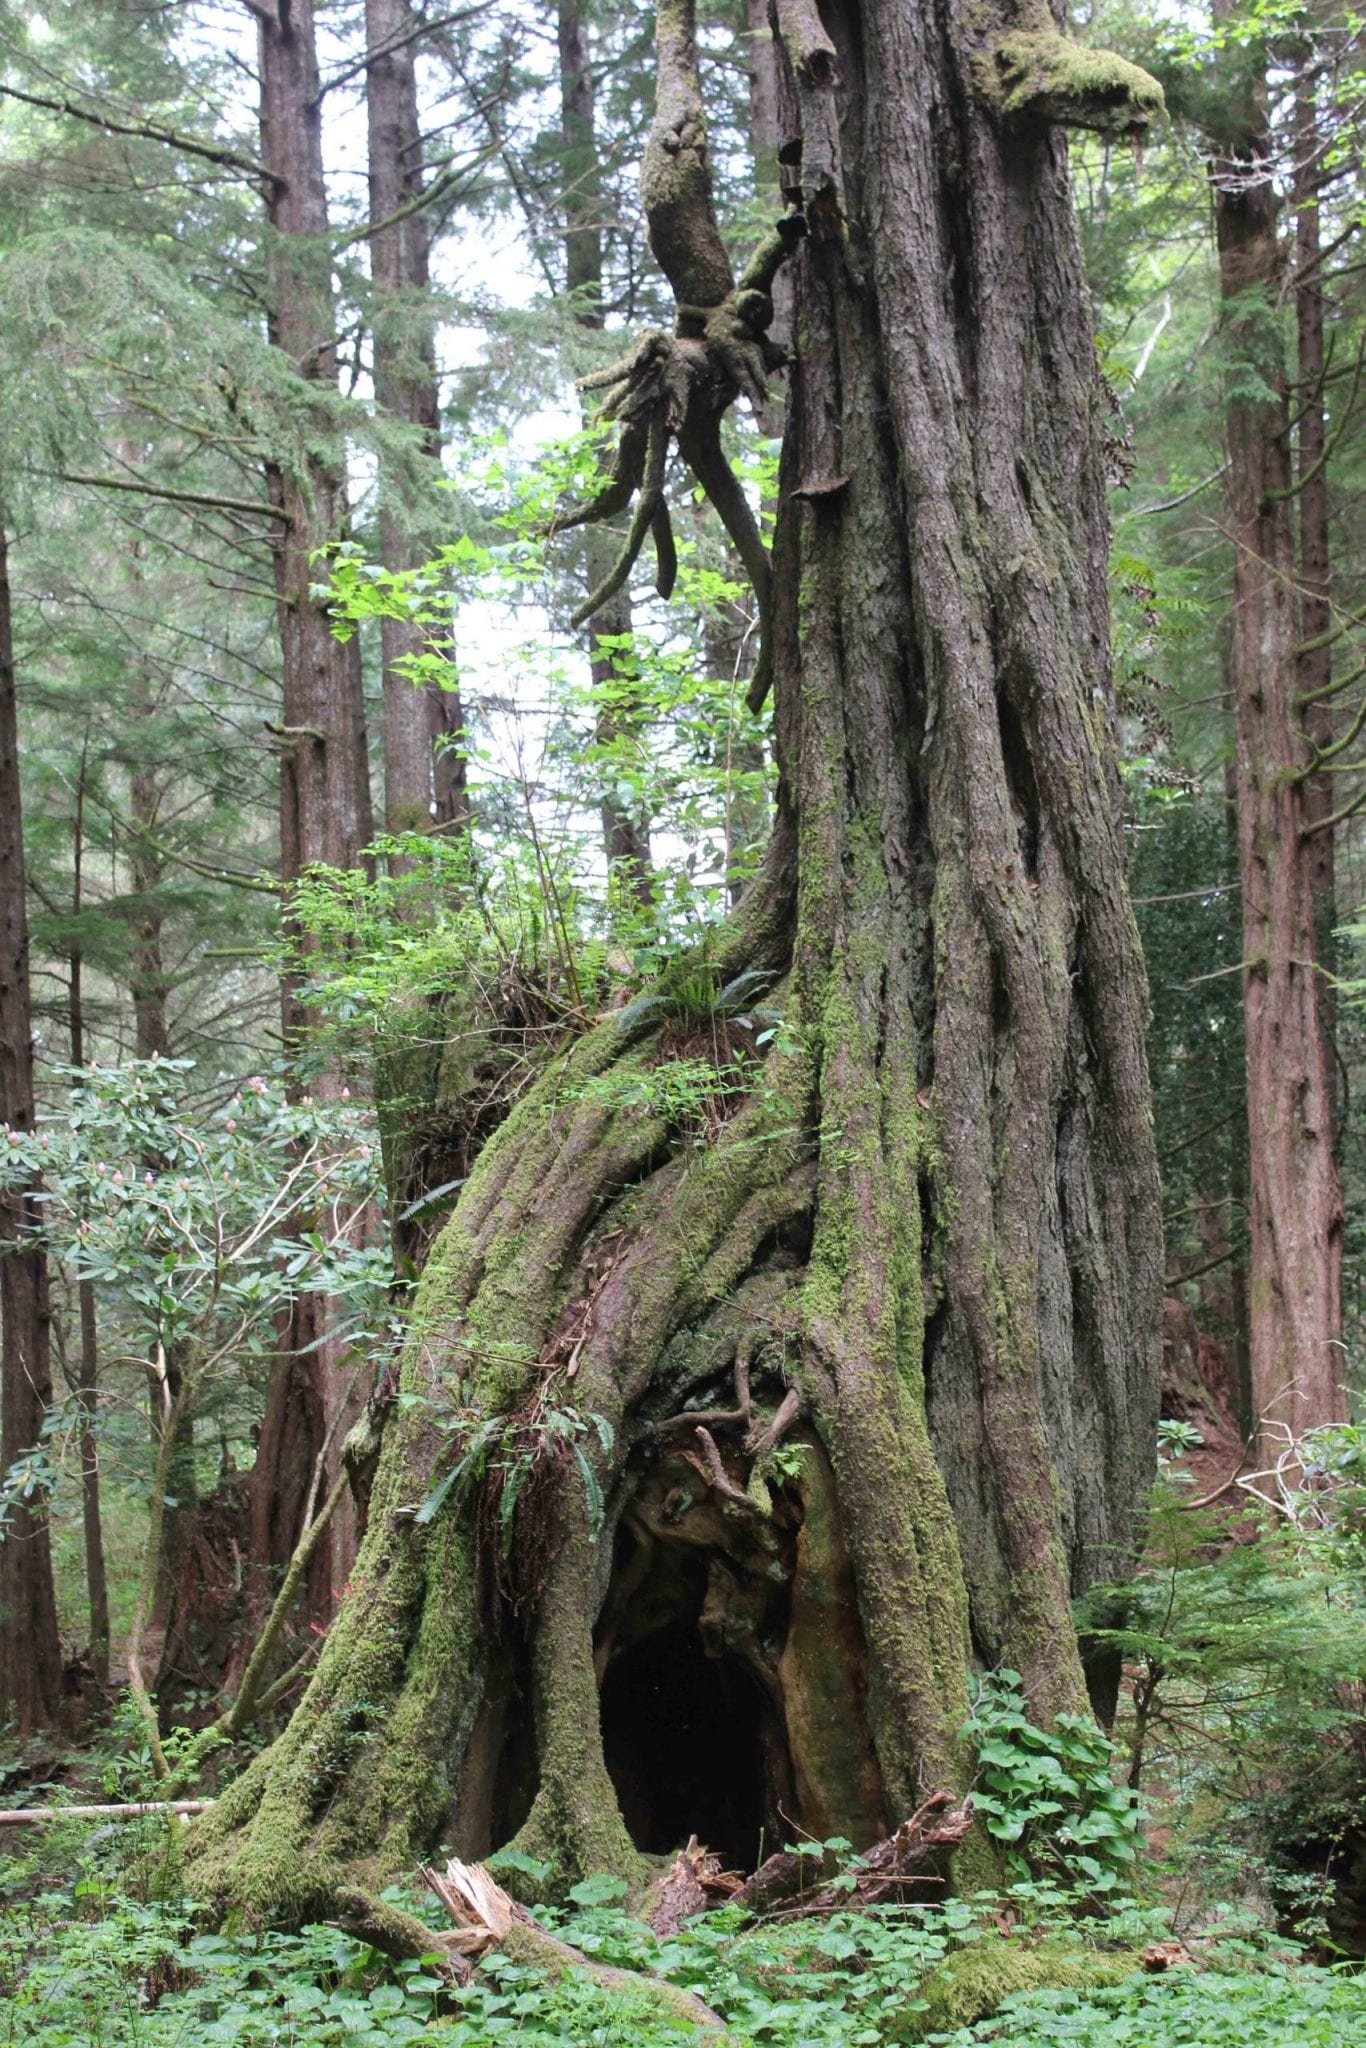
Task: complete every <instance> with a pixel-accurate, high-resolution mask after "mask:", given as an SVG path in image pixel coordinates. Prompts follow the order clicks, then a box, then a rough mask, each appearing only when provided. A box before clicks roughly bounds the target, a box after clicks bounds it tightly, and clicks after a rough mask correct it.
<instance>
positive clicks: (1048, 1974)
mask: <svg viewBox="0 0 1366 2048" xmlns="http://www.w3.org/2000/svg"><path fill="white" fill-rule="evenodd" d="M1139 1967H1140V1963H1139V1958H1138V1956H1137V1955H1136V1954H1134V1953H1133V1952H1132V1951H1129V1950H1120V1951H1116V1952H1115V1953H1113V1954H1110V1955H1101V1954H1099V1953H1097V1952H1095V1951H1092V1950H1087V1949H1078V1948H1075V1947H1071V1946H1069V1945H1068V1943H1066V1942H1065V1941H1060V1940H1053V1941H1041V1942H1037V1943H1031V1942H1028V1941H1025V1940H1018V1939H1017V1940H1008V1939H1006V1938H1004V1937H1003V1938H1001V1939H999V1940H992V1939H990V1938H989V1937H988V1938H986V1939H984V1940H982V1941H979V1942H976V1943H974V1945H973V1946H972V1947H971V1948H961V1949H958V1950H956V1951H955V1952H954V1954H953V1955H951V1956H948V1957H947V1958H946V1959H945V1961H944V1962H942V1963H941V1964H940V1965H939V1967H938V1969H936V1970H934V1971H932V1972H931V1974H930V1975H929V1976H928V1977H927V1978H926V1980H925V1982H924V1983H923V1984H922V1985H921V1986H920V1996H921V1997H922V1998H923V1999H925V2000H926V2007H925V2010H924V2011H923V2012H922V2013H921V2015H920V2018H919V2023H918V2025H917V2028H916V2034H915V2038H916V2039H917V2040H923V2039H924V2037H925V2035H927V2034H938V2033H946V2032H948V2030H949V2029H950V2028H952V2027H967V2026H971V2025H972V2023H973V2021H974V2020H980V2019H985V2018H986V2017H987V2015H988V2014H990V2013H994V2012H995V2011H997V2009H998V2008H999V2007H1000V2005H1001V2004H1002V2003H1003V2001H1004V2000H1005V1999H1007V1998H1010V1997H1011V1996H1012V1995H1013V1994H1014V1993H1016V1992H1018V1991H1044V1990H1049V1989H1053V1990H1066V1991H1095V1990H1099V1989H1100V1988H1101V1987H1102V1986H1104V1985H1106V1984H1119V1983H1122V1982H1123V1980H1124V1979H1125V1978H1126V1977H1131V1976H1132V1975H1133V1973H1134V1971H1135V1970H1137V1969H1138V1968H1139Z"/></svg>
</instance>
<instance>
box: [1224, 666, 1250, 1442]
mask: <svg viewBox="0 0 1366 2048" xmlns="http://www.w3.org/2000/svg"><path fill="white" fill-rule="evenodd" d="M1224 674H1225V680H1226V681H1229V680H1230V677H1229V669H1228V660H1227V657H1225V662H1224ZM1225 708H1226V711H1227V715H1228V732H1229V742H1228V753H1227V755H1226V757H1225V760H1224V833H1225V845H1226V849H1227V851H1226V862H1225V874H1226V875H1227V877H1228V879H1229V881H1231V882H1236V880H1237V878H1238V874H1239V868H1240V859H1239V852H1238V767H1237V759H1236V755H1237V742H1236V737H1235V733H1234V726H1235V712H1236V707H1235V704H1234V699H1233V692H1232V689H1231V688H1230V690H1229V691H1228V694H1227V696H1226V698H1225ZM1240 1022H1241V1017H1240ZM1243 1064H1244V1068H1246V1060H1244V1063H1243ZM1230 1156H1231V1159H1232V1162H1233V1164H1232V1171H1231V1172H1230V1174H1229V1186H1228V1192H1229V1202H1230V1206H1231V1211H1232V1218H1233V1242H1234V1253H1233V1263H1232V1266H1231V1268H1230V1271H1229V1288H1230V1294H1231V1299H1232V1332H1231V1334H1232V1340H1233V1341H1232V1366H1233V1413H1234V1420H1235V1421H1236V1422H1237V1425H1238V1429H1239V1433H1240V1435H1241V1436H1242V1438H1243V1441H1244V1442H1245V1443H1247V1442H1250V1441H1251V1440H1252V1438H1253V1435H1254V1433H1255V1425H1256V1421H1257V1412H1256V1407H1255V1404H1254V1400H1253V1394H1252V1319H1251V1315H1250V1313H1249V1307H1248V1295H1249V1291H1250V1289H1249V1273H1248V1263H1249V1261H1248V1217H1249V1211H1248V1187H1247V1183H1248V1139H1247V1089H1246V1086H1244V1087H1243V1090H1242V1100H1241V1102H1240V1103H1239V1105H1238V1113H1237V1116H1236V1118H1235V1121H1234V1129H1233V1136H1232V1139H1231V1141H1230Z"/></svg>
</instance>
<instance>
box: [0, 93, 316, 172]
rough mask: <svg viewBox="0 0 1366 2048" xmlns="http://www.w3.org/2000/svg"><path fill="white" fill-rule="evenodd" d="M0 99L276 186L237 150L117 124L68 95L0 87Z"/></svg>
mask: <svg viewBox="0 0 1366 2048" xmlns="http://www.w3.org/2000/svg"><path fill="white" fill-rule="evenodd" d="M0 98H3V99H8V100H21V101H22V102H23V104H24V105H25V106H26V107H40V108H42V109H43V111H44V112H45V113H49V114H68V115H70V117H71V118H72V120H74V121H84V122H86V123H87V124H88V125H89V126H90V127H92V128H103V129H104V130H105V132H106V133H107V134H109V135H130V136H133V137H135V138H136V139H137V140H138V141H141V142H161V143H164V144H165V145H166V147H167V148H168V149H179V150H182V151H183V152H184V154H185V155H186V156H193V157H198V158H199V159H200V161H201V162H203V163H208V164H218V165H219V166H221V167H222V168H224V169H227V170H234V171H241V172H242V174H243V176H244V177H248V178H264V179H265V180H266V181H267V182H268V183H270V184H272V185H274V184H277V183H278V182H279V180H278V179H277V177H276V174H275V172H274V171H270V170H267V169H266V166H265V165H264V164H262V163H258V162H257V161H256V158H255V157H251V156H243V155H242V153H241V151H240V150H236V149H228V148H227V147H226V146H224V145H221V144H216V143H209V142H198V141H196V139H195V137H194V136H193V135H185V134H183V133H182V132H181V130H180V129H178V128H163V127H162V125H161V123H160V122H159V121H126V120H125V121H121V120H119V119H118V118H117V117H116V116H115V115H113V114H102V113H98V112H96V111H95V110H94V109H93V108H90V107H82V106H79V105H78V104H77V103H76V101H75V100H73V99H72V98H71V96H70V94H69V93H53V94H50V95H49V94H47V93H40V92H23V91H21V90H20V88H19V87H18V86H17V85H0Z"/></svg>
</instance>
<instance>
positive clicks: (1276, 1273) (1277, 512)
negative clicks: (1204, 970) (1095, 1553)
mask: <svg viewBox="0 0 1366 2048" xmlns="http://www.w3.org/2000/svg"><path fill="white" fill-rule="evenodd" d="M1264 102H1265V95H1264V92H1261V93H1257V92H1254V93H1252V94H1251V95H1250V97H1249V103H1248V105H1247V107H1246V109H1245V111H1244V115H1243V122H1242V128H1241V132H1239V133H1237V134H1234V135H1230V136H1229V137H1228V138H1227V139H1226V143H1225V146H1224V149H1223V151H1222V153H1221V154H1220V155H1219V156H1218V157H1217V158H1216V160H1215V161H1214V163H1213V165H1212V178H1213V184H1214V208H1215V228H1216V234H1217V240H1218V248H1219V273H1220V283H1221V288H1222V293H1223V299H1224V332H1225V336H1226V346H1227V348H1228V350H1229V352H1230V355H1231V358H1232V370H1231V380H1230V397H1229V401H1228V404H1227V407H1226V412H1225V432H1226V439H1227V446H1228V481H1227V485H1226V492H1225V505H1226V518H1227V525H1228V531H1229V535H1230V538H1231V540H1232V543H1233V550H1234V560H1233V639H1232V646H1231V652H1230V676H1231V680H1232V684H1233V691H1234V703H1235V725H1236V740H1237V788H1238V848H1239V866H1240V877H1241V882H1242V902H1243V1028H1244V1035H1245V1040H1246V1047H1247V1120H1248V1223H1249V1241H1250V1252H1249V1293H1250V1299H1249V1321H1250V1337H1251V1379H1252V1403H1253V1419H1254V1421H1256V1422H1258V1423H1259V1424H1260V1429H1261V1457H1262V1459H1263V1461H1267V1460H1270V1459H1273V1458H1274V1457H1276V1456H1277V1455H1279V1453H1281V1452H1282V1451H1283V1450H1284V1448H1285V1436H1284V1431H1285V1430H1286V1429H1289V1430H1290V1431H1291V1432H1292V1433H1293V1435H1294V1436H1295V1437H1297V1438H1298V1437H1299V1436H1301V1435H1302V1434H1303V1433H1304V1431H1305V1430H1307V1429H1311V1428H1313V1427H1314V1426H1315V1425H1317V1424H1319V1423H1325V1422H1333V1421H1339V1420H1342V1419H1343V1418H1344V1417H1345V1414H1346V1408H1345V1401H1344V1394H1343V1391H1342V1384H1341V1383H1342V1379H1343V1371H1342V1363H1341V1351H1340V1348H1339V1342H1338V1340H1339V1337H1340V1334H1341V1282H1342V1190H1341V1186H1340V1183H1339V1179H1338V1171H1337V1162H1336V1159H1335V1156H1334V1139H1335V1133H1334V1123H1333V1110H1332V1093H1331V1087H1330V1079H1329V1066H1328V1055H1327V1040H1326V1035H1325V1032H1324V1029H1323V1023H1322V1018H1321V1014H1320V1006H1321V1000H1322V986H1323V985H1322V976H1321V973H1320V969H1319V964H1318V959H1317V943H1316V903H1315V863H1316V854H1315V846H1314V841H1313V839H1311V838H1310V836H1309V829H1310V826H1311V824H1312V823H1313V819H1312V816H1311V801H1310V789H1311V784H1310V779H1309V747H1308V742H1307V739H1306V735H1305V731H1304V726H1303V721H1302V719H1301V716H1300V713H1299V710H1298V707H1297V705H1296V701H1295V693H1296V687H1297V679H1298V675H1299V669H1298V663H1297V649H1298V647H1299V643H1300V641H1301V638H1302V634H1301V628H1300V606H1299V602H1298V592H1297V561H1296V548H1295V510H1294V494H1293V489H1292V486H1293V476H1292V468H1291V451H1290V417H1289V400H1288V393H1287V383H1286V367H1285V355H1284V344H1283V341H1282V335H1281V326H1280V314H1279V293H1280V288H1281V284H1282V281H1283V265H1282V256H1281V249H1280V243H1279V240H1278V236H1277V197H1276V188H1275V184H1274V181H1273V175H1272V164H1271V140H1270V134H1269V131H1268V128H1267V122H1266V111H1265V103H1264ZM1311 570H1312V565H1311ZM1314 595H1315V593H1314V592H1313V591H1310V592H1309V597H1310V605H1311V609H1312V604H1313V601H1314Z"/></svg>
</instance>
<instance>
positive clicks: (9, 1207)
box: [0, 524, 62, 1736]
mask: <svg viewBox="0 0 1366 2048" xmlns="http://www.w3.org/2000/svg"><path fill="white" fill-rule="evenodd" d="M20 796H21V792H20V783H19V718H18V704H17V698H16V690H15V674H14V632H13V626H12V624H11V613H10V583H9V543H8V536H7V534H6V532H5V528H4V526H3V524H0V1143H3V1142H4V1139H3V1130H14V1131H31V1130H32V1129H33V1127H34V1120H35V1118H34V1099H33V1007H32V998H31V994H30V989H29V952H28V905H27V899H26V894H25V881H24V825H23V806H22V803H21V801H20ZM36 1193H37V1191H36V1189H32V1188H20V1189H15V1190H9V1191H6V1190H4V1189H0V1238H6V1239H9V1240H10V1241H11V1242H13V1241H15V1240H19V1241H21V1242H22V1239H23V1237H24V1235H25V1233H26V1232H28V1231H31V1230H32V1229H33V1227H34V1225H35V1224H36V1223H37V1221H38V1209H37V1206H36V1202H35V1196H36ZM51 1400H52V1367H51V1352H50V1316H49V1308H48V1276H47V1258H46V1255H45V1254H44V1253H43V1252H42V1251H41V1250H40V1249H38V1248H36V1247H34V1246H29V1247H28V1248H27V1249H25V1250H19V1251H8V1252H6V1254H5V1256H4V1257H3V1258H0V1474H4V1473H7V1472H8V1471H9V1470H10V1467H11V1466H12V1465H14V1464H15V1463H16V1462H17V1461H18V1459H19V1458H21V1457H22V1456H23V1455H24V1454H25V1453H26V1452H28V1451H31V1450H33V1449H34V1447H35V1446H36V1445H37V1443H38V1442H39V1439H40V1437H41V1434H42V1427H43V1419H44V1417H45V1416H46V1414H47V1411H48V1408H49V1406H50V1404H51ZM61 1702H62V1650H61V1644H60V1642H59V1640H58V1636H57V1603H56V1596H55V1593H54V1590H53V1583H52V1552H51V1546H50V1543H49V1540H48V1522H47V1504H46V1501H45V1500H44V1498H43V1496H42V1495H41V1494H39V1495H37V1496H30V1497H29V1498H28V1499H22V1498H21V1499H17V1500H14V1501H12V1502H11V1503H10V1505H9V1511H8V1514H7V1516H6V1521H5V1527H4V1529H3V1531H0V1718H5V1719H9V1718H12V1719H13V1720H14V1722H15V1724H16V1727H17V1729H18V1732H19V1734H20V1735H21V1736H24V1735H31V1734H32V1733H33V1731H34V1729H35V1728H38V1727H40V1726H42V1725H43V1724H44V1723H45V1722H51V1721H55V1720H56V1718H57V1715H58V1713H59V1712H60V1710H61Z"/></svg>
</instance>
